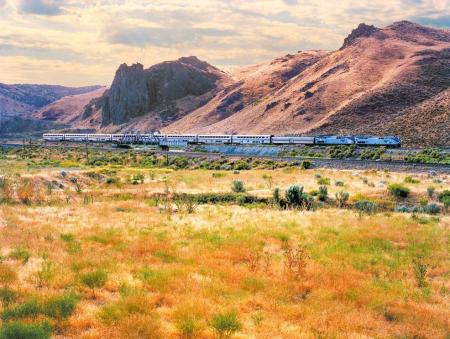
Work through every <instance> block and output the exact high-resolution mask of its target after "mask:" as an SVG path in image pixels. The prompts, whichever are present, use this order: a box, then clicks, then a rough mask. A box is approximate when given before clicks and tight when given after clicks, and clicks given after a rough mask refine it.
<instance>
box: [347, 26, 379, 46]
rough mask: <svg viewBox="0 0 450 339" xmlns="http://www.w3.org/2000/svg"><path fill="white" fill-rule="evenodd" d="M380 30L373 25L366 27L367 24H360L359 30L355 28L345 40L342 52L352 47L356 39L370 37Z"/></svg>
mask: <svg viewBox="0 0 450 339" xmlns="http://www.w3.org/2000/svg"><path fill="white" fill-rule="evenodd" d="M378 31H379V29H378V28H376V27H375V26H373V25H366V24H365V23H361V24H359V26H358V27H357V28H355V29H354V30H353V31H352V32H351V33H350V34H349V35H348V36H347V37H346V38H345V39H344V44H343V45H342V47H341V50H342V49H344V48H346V47H348V46H350V45H351V44H352V43H353V42H354V41H355V40H356V39H358V38H361V37H368V36H371V35H372V34H374V33H376V32H378Z"/></svg>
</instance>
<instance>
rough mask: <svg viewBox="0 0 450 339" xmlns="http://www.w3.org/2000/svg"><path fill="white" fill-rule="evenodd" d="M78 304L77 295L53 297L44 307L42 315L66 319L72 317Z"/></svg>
mask: <svg viewBox="0 0 450 339" xmlns="http://www.w3.org/2000/svg"><path fill="white" fill-rule="evenodd" d="M77 303H78V298H77V297H76V296H75V295H63V296H58V297H52V298H50V299H48V300H47V301H46V302H44V303H43V305H42V313H43V314H45V315H46V316H48V317H51V318H55V319H66V318H68V317H70V316H71V315H72V313H73V312H74V310H75V307H76V305H77Z"/></svg>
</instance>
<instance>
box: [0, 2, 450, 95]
mask: <svg viewBox="0 0 450 339" xmlns="http://www.w3.org/2000/svg"><path fill="white" fill-rule="evenodd" d="M399 20H411V21H414V22H417V23H421V24H424V25H429V26H434V27H440V28H447V29H448V28H450V0H339V1H335V0H316V1H314V0H310V1H305V0H190V1H183V0H161V1H160V0H141V1H138V0H84V1H82V0H0V65H1V66H0V82H2V83H40V84H42V83H44V84H60V85H66V86H84V85H94V84H101V85H108V84H110V83H111V81H112V79H113V77H114V72H115V70H116V69H117V68H118V66H119V65H120V64H121V63H124V62H125V63H128V64H132V63H136V62H140V63H142V64H144V66H145V67H149V66H151V65H153V64H155V63H158V62H161V61H166V60H175V59H177V58H179V57H181V56H190V55H195V56H197V57H199V58H200V59H202V60H206V61H208V62H209V63H211V64H213V65H215V66H217V67H219V68H221V69H224V70H226V71H231V70H233V69H235V68H236V67H240V66H244V65H250V64H255V63H258V62H262V61H266V60H271V59H273V58H276V57H279V56H281V55H284V54H287V53H294V52H297V51H299V50H308V49H327V50H333V49H337V48H339V47H340V46H341V44H342V41H343V39H344V38H345V37H346V36H347V35H348V34H349V33H350V31H351V30H352V29H353V28H355V27H356V26H357V25H358V24H359V23H361V22H365V23H367V24H374V25H376V26H377V27H384V26H387V25H389V24H391V23H392V22H395V21H399Z"/></svg>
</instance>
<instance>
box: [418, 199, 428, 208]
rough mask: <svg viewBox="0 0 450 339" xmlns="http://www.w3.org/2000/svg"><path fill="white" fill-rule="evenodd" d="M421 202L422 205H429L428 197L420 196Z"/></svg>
mask: <svg viewBox="0 0 450 339" xmlns="http://www.w3.org/2000/svg"><path fill="white" fill-rule="evenodd" d="M419 204H420V206H422V207H423V206H426V205H428V199H427V198H420V200H419Z"/></svg>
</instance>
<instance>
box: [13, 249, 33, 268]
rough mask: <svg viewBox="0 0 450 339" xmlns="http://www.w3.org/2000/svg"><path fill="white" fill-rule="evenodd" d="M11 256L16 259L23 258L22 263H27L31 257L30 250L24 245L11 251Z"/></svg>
mask: <svg viewBox="0 0 450 339" xmlns="http://www.w3.org/2000/svg"><path fill="white" fill-rule="evenodd" d="M9 257H10V258H11V259H14V260H22V263H24V264H26V263H27V262H28V260H29V259H30V257H31V254H30V252H29V251H28V250H26V249H25V248H22V247H18V248H16V249H15V250H13V251H12V252H11V253H9Z"/></svg>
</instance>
